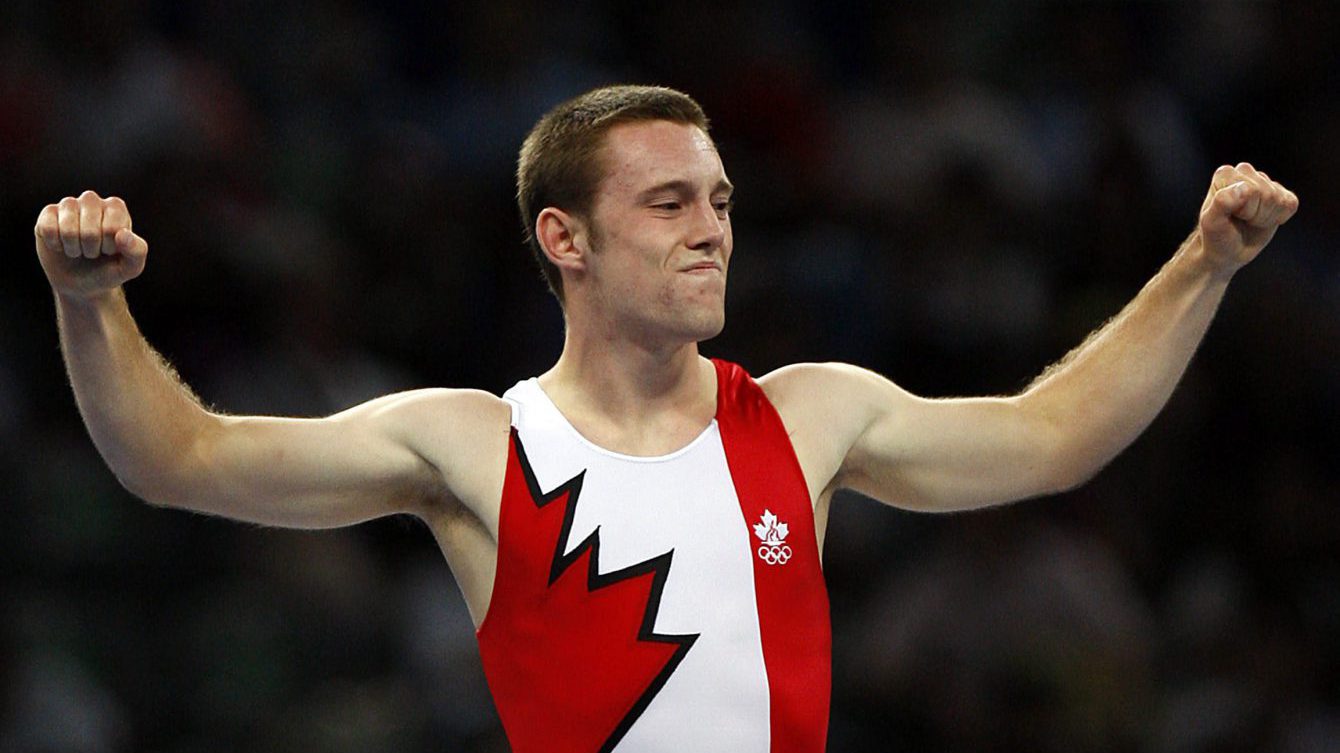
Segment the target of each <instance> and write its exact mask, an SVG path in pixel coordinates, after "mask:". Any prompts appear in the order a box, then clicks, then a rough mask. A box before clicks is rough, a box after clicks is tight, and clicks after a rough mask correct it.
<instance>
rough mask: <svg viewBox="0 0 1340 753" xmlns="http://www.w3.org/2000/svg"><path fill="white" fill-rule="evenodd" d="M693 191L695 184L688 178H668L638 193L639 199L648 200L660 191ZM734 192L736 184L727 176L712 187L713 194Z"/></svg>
mask: <svg viewBox="0 0 1340 753" xmlns="http://www.w3.org/2000/svg"><path fill="white" fill-rule="evenodd" d="M693 191H694V186H693V184H692V183H690V182H689V181H687V180H667V181H665V182H664V183H657V184H656V185H654V186H652V187H651V188H648V189H646V190H644V191H641V192H639V193H638V195H637V200H638V201H646V200H647V199H650V198H651V197H653V196H655V195H656V194H660V193H675V194H689V193H693ZM734 192H735V186H734V185H733V184H732V183H731V182H730V181H728V180H726V179H725V178H722V179H721V180H719V181H717V184H716V185H715V186H713V187H712V193H713V194H718V193H728V194H729V193H734Z"/></svg>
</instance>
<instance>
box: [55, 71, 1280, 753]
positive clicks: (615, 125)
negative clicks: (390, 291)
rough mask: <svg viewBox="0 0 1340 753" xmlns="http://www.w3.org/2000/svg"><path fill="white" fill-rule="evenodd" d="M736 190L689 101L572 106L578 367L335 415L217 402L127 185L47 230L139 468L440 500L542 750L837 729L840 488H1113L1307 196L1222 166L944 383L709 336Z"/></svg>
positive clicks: (74, 351)
mask: <svg viewBox="0 0 1340 753" xmlns="http://www.w3.org/2000/svg"><path fill="white" fill-rule="evenodd" d="M731 193H732V186H731V183H730V181H729V180H728V179H727V176H726V173H725V170H724V168H723V166H722V163H721V160H720V157H719V156H718V154H717V151H716V149H715V147H714V145H713V142H712V140H711V138H710V136H709V135H708V127H707V120H706V118H705V117H704V116H703V113H702V111H701V109H700V108H699V107H698V105H697V104H696V103H695V102H693V100H691V99H690V98H688V97H687V96H685V95H683V94H681V93H678V92H675V91H672V90H668V89H662V88H655V87H610V88H606V89H600V90H596V91H594V92H590V93H588V94H586V95H583V96H582V97H578V98H577V99H575V100H571V101H569V102H567V103H564V104H562V105H560V106H559V107H557V108H555V110H553V111H551V112H550V113H549V114H547V115H546V116H545V117H544V118H543V119H541V121H540V122H539V123H538V124H537V125H536V127H535V129H534V130H533V131H532V132H531V134H530V136H529V137H528V138H527V139H526V142H525V144H524V145H523V147H522V151H521V158H520V162H519V167H518V201H519V204H520V206H521V212H522V219H523V222H524V223H525V224H526V230H527V235H528V241H529V242H530V244H531V247H532V249H533V251H534V252H535V253H536V254H537V257H538V259H539V260H540V262H541V265H542V267H543V268H544V270H545V272H546V275H547V277H548V279H549V282H550V285H551V287H552V289H553V290H554V292H555V294H556V295H557V296H558V297H559V300H560V301H561V302H562V304H563V310H564V316H565V319H566V324H567V327H566V337H565V342H564V347H563V352H562V354H561V356H560V357H559V360H558V362H557V363H556V364H555V365H554V366H553V368H552V369H550V370H549V371H547V372H546V373H544V374H543V375H541V376H539V377H538V378H537V379H532V380H527V381H523V382H521V383H519V384H518V385H517V386H516V387H514V388H513V389H512V390H510V391H509V392H508V393H507V394H506V395H505V396H504V398H502V399H500V398H498V397H495V396H493V395H490V394H486V393H482V392H478V391H472V390H457V389H428V390H417V391H413V392H407V393H402V394H396V395H389V396H386V397H383V398H380V399H377V400H373V401H371V402H369V403H366V404H363V405H360V406H357V407H354V408H351V409H349V410H347V411H344V412H342V413H338V414H336V415H334V416H330V417H328V418H322V419H293V418H268V417H238V416H226V415H220V414H218V413H214V412H211V411H208V410H205V409H204V408H203V407H201V405H200V403H199V402H198V401H197V400H196V399H195V397H194V396H193V395H192V394H191V393H190V392H189V391H188V389H187V388H186V387H185V386H184V385H182V384H181V383H180V382H179V380H178V379H177V378H176V377H175V375H174V373H173V372H172V370H171V368H170V367H168V366H167V365H166V363H165V362H164V361H163V360H162V359H161V358H160V357H159V356H158V355H157V354H156V353H155V352H154V351H153V350H152V349H151V348H150V347H149V346H148V344H147V343H146V342H145V341H144V339H143V338H142V337H141V336H140V335H139V333H138V331H137V329H136V326H135V323H134V321H133V320H132V318H131V316H130V313H129V311H128V309H127V306H126V301H125V296H124V294H123V292H122V290H121V285H122V284H123V283H124V282H126V281H127V280H130V279H132V278H134V277H136V276H137V275H139V274H140V273H141V272H142V271H143V269H144V266H145V257H146V253H147V244H146V242H145V241H144V240H143V239H142V238H140V237H139V236H137V235H136V234H135V233H134V231H133V228H132V224H131V218H130V215H129V213H128V211H127V209H126V206H125V204H124V203H123V202H122V201H121V200H120V199H116V198H110V199H103V198H100V197H99V196H97V195H96V194H94V193H92V192H85V193H83V194H82V195H80V196H79V197H78V198H72V197H67V198H65V199H62V200H61V201H60V203H59V204H53V205H50V206H48V207H46V208H44V209H43V210H42V212H41V214H40V216H39V218H38V221H37V226H36V228H35V233H36V236H37V253H38V256H39V257H40V259H41V262H42V265H43V268H44V269H45V271H46V273H47V276H48V278H49V280H50V282H51V285H52V287H53V289H54V291H55V294H56V304H57V313H58V319H59V325H60V333H61V341H62V345H63V348H64V354H65V358H66V361H67V364H68V368H69V374H70V380H71V383H72V385H73V387H74V392H75V397H76V400H77V401H78V404H79V408H80V410H81V412H82V413H83V415H84V418H85V421H86V423H87V425H88V429H89V432H90V434H91V435H92V437H93V439H94V441H95V443H96V444H97V446H98V448H99V450H100V451H101V452H102V454H103V457H104V458H105V459H106V460H107V462H108V464H109V465H110V466H111V468H112V470H113V471H114V472H115V473H116V475H117V477H118V478H119V479H120V480H121V482H122V483H123V484H124V485H125V486H126V487H127V488H128V489H130V490H131V491H132V492H134V493H136V494H138V495H139V496H141V497H143V498H144V499H146V500H148V501H149V502H151V503H154V504H160V505H167V506H173V507H181V508H186V509H191V510H198V511H201V512H207V513H211V514H217V515H224V516H227V517H230V518H236V519H239V520H246V521H253V522H258V523H262V524H269V525H280V526H293V527H307V528H318V527H332V526H342V525H349V524H353V523H357V522H360V521H364V520H368V519H370V518H375V517H378V516H382V515H388V514H392V513H399V512H406V513H411V514H414V515H416V516H418V517H420V518H421V519H423V520H424V521H425V522H426V523H427V524H428V526H429V528H430V529H431V530H432V531H433V533H434V535H435V537H436V539H437V541H438V543H439V544H440V546H441V548H442V551H443V553H444V555H445V556H446V558H447V561H448V562H449V564H450V566H451V568H452V571H453V572H454V574H455V576H456V579H457V581H458V582H459V583H460V586H461V589H462V591H463V592H464V595H465V599H466V603H467V604H468V606H469V609H470V612H471V614H472V616H473V618H474V620H475V624H476V626H477V627H478V638H479V642H480V652H481V656H482V658H483V661H484V666H485V671H486V674H487V675H488V677H489V683H490V687H491V689H492V691H493V694H494V697H495V700H496V702H497V704H498V709H499V713H500V715H501V717H502V720H503V724H504V727H505V729H506V731H507V734H508V737H509V739H510V741H511V743H512V745H513V746H514V748H515V749H516V750H518V751H523V752H524V751H534V750H545V751H567V750H571V751H596V750H600V751H610V750H621V751H661V750H664V751H683V750H695V751H707V750H721V751H762V750H772V751H816V750H822V748H823V745H824V738H825V732H826V725H827V716H828V681H829V668H828V661H829V633H828V630H829V628H828V621H827V597H826V594H825V591H824V587H823V581H822V575H821V571H820V563H819V552H820V551H821V550H822V544H823V536H824V529H825V523H826V521H827V517H828V508H829V502H830V500H831V499H832V495H833V493H834V491H836V490H837V489H840V488H847V489H854V490H856V491H858V492H861V493H863V494H866V495H869V496H871V497H874V498H877V499H880V500H883V501H885V502H887V503H889V504H892V505H897V506H899V507H904V508H908V509H914V510H964V509H971V508H978V507H983V506H987V505H993V504H1000V503H1004V502H1007V501H1011V500H1017V499H1022V498H1026V497H1032V496H1037V495H1041V494H1048V493H1053V492H1056V491H1060V490H1064V489H1069V488H1072V487H1074V486H1076V485H1078V484H1080V483H1082V482H1083V481H1084V480H1086V479H1087V478H1089V477H1090V476H1092V475H1093V474H1094V473H1096V472H1097V471H1098V469H1100V468H1101V467H1102V466H1103V465H1104V464H1105V463H1107V462H1108V461H1109V460H1111V458H1112V457H1113V456H1114V455H1115V454H1116V453H1117V452H1119V451H1120V450H1121V449H1122V448H1124V447H1125V446H1126V445H1127V444H1128V443H1130V442H1131V441H1132V440H1133V439H1134V438H1135V437H1136V435H1137V434H1138V433H1139V432H1140V431H1141V430H1143V429H1144V427H1145V426H1146V425H1148V424H1149V422H1150V421H1151V420H1152V419H1153V417H1154V415H1155V414H1156V413H1157V411H1158V410H1159V409H1160V408H1161V406H1162V405H1163V404H1164V403H1165V401H1166V400H1167V398H1168V396H1169V394H1170V393H1171V391H1172V389H1173V386H1174V385H1175V384H1176V382H1177V380H1178V379H1179V377H1180V376H1181V374H1182V372H1183V370H1184V369H1185V367H1186V365H1187V362H1188V361H1189V359H1190V358H1191V355H1192V353H1193V352H1194V350H1195V348H1196V346H1197V344H1198V343H1199V341H1200V339H1201V337H1202V335H1203V333H1204V332H1205V329H1206V327H1207V326H1208V325H1209V322H1210V320H1211V318H1212V316H1213V314H1214V312H1215V309H1216V308H1217V306H1218V304H1219V302H1220V300H1221V299H1222V297H1223V295H1224V292H1225V289H1226V287H1227V285H1228V282H1229V280H1230V279H1231V278H1232V277H1233V275H1234V273H1235V272H1236V271H1237V270H1238V269H1240V268H1241V267H1242V266H1243V265H1245V264H1246V263H1248V262H1249V261H1251V260H1252V259H1253V258H1254V257H1255V256H1256V255H1257V254H1258V253H1260V251H1261V249H1262V248H1263V247H1264V246H1265V245H1266V243H1268V242H1269V240H1270V239H1271V237H1272V236H1273V235H1274V233H1275V230H1276V228H1277V227H1278V226H1279V225H1280V224H1282V223H1284V222H1285V221H1287V220H1288V219H1289V218H1290V217H1291V216H1292V215H1293V214H1294V212H1295V211H1296V210H1297V206H1298V200H1297V198H1296V197H1295V196H1294V195H1293V194H1292V193H1291V192H1289V191H1288V190H1286V189H1285V188H1283V187H1282V186H1281V185H1279V184H1278V183H1276V182H1274V181H1272V180H1271V179H1270V178H1269V177H1268V176H1267V175H1265V174H1264V173H1262V172H1260V171H1258V170H1256V169H1254V168H1253V167H1252V166H1251V165H1248V164H1246V163H1242V164H1239V165H1237V166H1236V167H1230V166H1224V167H1221V168H1219V169H1218V170H1217V171H1216V172H1215V174H1214V177H1213V179H1212V182H1211V185H1210V189H1209V192H1208V194H1207V195H1206V197H1205V201H1204V203H1203V204H1202V206H1201V210H1200V217H1199V222H1198V224H1197V226H1196V229H1195V231H1194V232H1193V233H1192V234H1191V236H1190V237H1189V238H1188V239H1187V241H1186V242H1185V243H1184V244H1183V245H1182V246H1181V247H1180V248H1179V249H1178V250H1177V252H1176V253H1175V254H1174V256H1173V258H1172V259H1171V260H1170V261H1169V262H1168V263H1167V264H1166V265H1165V266H1164V268H1163V269H1162V271H1160V272H1159V274H1158V275H1157V276H1156V277H1155V278H1154V279H1153V280H1151V281H1150V282H1149V284H1148V285H1146V286H1145V288H1144V289H1143V290H1142V291H1141V292H1140V294H1139V295H1138V296H1137V297H1136V298H1135V299H1134V300H1133V301H1132V302H1131V303H1130V304H1129V305H1128V306H1127V307H1126V308H1125V310H1123V311H1122V312H1121V313H1120V314H1119V315H1118V316H1117V317H1115V318H1114V319H1113V320H1112V321H1110V322H1109V323H1108V324H1106V325H1105V326H1104V327H1103V328H1102V329H1100V330H1099V331H1098V332H1096V333H1094V334H1093V335H1092V336H1090V337H1089V338H1088V339H1087V340H1086V341H1085V342H1084V343H1083V344H1082V345H1080V346H1079V347H1078V348H1077V349H1075V350H1074V351H1073V352H1071V353H1070V354H1069V355H1067V356H1066V357H1065V358H1064V359H1063V360H1062V361H1061V362H1059V363H1058V364H1056V365H1054V366H1052V367H1051V368H1049V369H1048V370H1046V371H1045V372H1044V373H1043V374H1042V376H1040V377H1039V378H1038V379H1037V380H1035V381H1034V382H1033V384H1032V385H1030V386H1029V387H1028V388H1027V389H1026V390H1024V391H1023V392H1022V393H1020V394H1018V395H1014V396H1010V397H993V398H975V399H948V400H928V399H923V398H919V397H916V396H913V395H910V394H908V393H906V392H905V391H903V390H901V389H899V388H898V387H897V386H896V385H894V384H893V383H891V382H889V381H888V380H886V379H884V378H883V377H880V376H878V375H876V374H873V373H871V372H868V371H865V370H862V369H859V368H856V367H853V366H847V365H841V364H801V365H794V366H789V367H786V368H783V369H779V370H778V371H775V372H773V373H771V374H768V375H765V376H763V377H761V378H760V379H758V381H757V382H755V381H754V380H752V379H751V378H749V377H748V375H746V374H745V373H744V372H743V371H742V370H741V369H740V368H739V367H737V366H734V365H732V364H727V363H724V362H713V361H709V360H706V359H704V358H702V357H701V356H700V355H699V354H698V345H697V344H698V342H700V341H702V340H705V339H708V338H711V337H713V336H715V335H716V334H717V333H718V332H720V331H721V329H722V327H723V325H724V298H725V286H726V278H727V271H728V269H729V264H730V259H731V253H732V251H733V248H734V238H733V236H732V232H731V218H730V212H731Z"/></svg>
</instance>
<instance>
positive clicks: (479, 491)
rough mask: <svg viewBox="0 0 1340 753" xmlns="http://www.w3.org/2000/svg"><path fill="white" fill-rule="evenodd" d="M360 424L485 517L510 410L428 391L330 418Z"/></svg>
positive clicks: (450, 392) (500, 466)
mask: <svg viewBox="0 0 1340 753" xmlns="http://www.w3.org/2000/svg"><path fill="white" fill-rule="evenodd" d="M331 418H332V419H334V420H337V421H340V420H348V421H353V420H357V419H364V420H367V421H369V422H371V423H372V424H373V425H375V426H377V427H378V430H379V431H382V432H386V433H387V434H389V435H391V436H392V437H393V438H394V439H395V440H397V441H398V442H401V443H403V444H404V445H405V446H407V447H409V448H410V449H411V450H413V451H414V452H415V453H416V454H417V455H419V456H420V457H421V458H422V459H423V460H425V461H426V462H427V463H428V464H429V465H431V466H432V467H434V468H436V469H437V471H438V473H440V474H441V476H442V481H443V483H444V484H445V486H446V489H447V491H448V493H449V494H450V498H451V499H450V500H449V501H456V502H461V503H463V504H464V505H465V506H466V507H467V508H469V509H470V510H471V511H473V512H474V513H476V515H479V516H481V517H484V518H488V517H491V512H492V511H491V510H490V509H488V508H489V505H490V501H491V500H494V499H495V498H496V496H497V494H495V492H498V491H500V490H501V488H502V476H503V474H504V472H505V466H506V459H507V442H508V432H509V427H510V425H511V407H510V406H509V405H508V403H507V401H505V400H503V399H502V398H500V397H498V396H497V395H494V394H492V393H489V392H485V391H483V390H474V389H450V388H431V389H420V390H411V391H408V392H400V393H396V394H393V395H387V396H385V397H381V398H378V399H376V400H372V401H369V402H367V403H363V404H362V405H359V406H356V407H354V408H351V409H349V410H347V411H344V412H343V413H338V414H336V415H334V416H332V417H331Z"/></svg>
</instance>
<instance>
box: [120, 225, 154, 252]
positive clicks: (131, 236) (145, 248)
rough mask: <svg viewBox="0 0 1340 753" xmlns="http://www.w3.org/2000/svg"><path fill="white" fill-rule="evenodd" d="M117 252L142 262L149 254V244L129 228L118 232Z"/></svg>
mask: <svg viewBox="0 0 1340 753" xmlns="http://www.w3.org/2000/svg"><path fill="white" fill-rule="evenodd" d="M116 251H117V253H119V254H121V255H122V256H127V257H133V258H135V259H136V260H141V259H143V258H144V256H145V255H146V254H148V253H149V243H148V241H145V240H144V239H143V238H141V237H139V236H138V235H135V233H134V232H132V231H131V229H130V228H128V227H123V228H121V229H120V230H118V231H116Z"/></svg>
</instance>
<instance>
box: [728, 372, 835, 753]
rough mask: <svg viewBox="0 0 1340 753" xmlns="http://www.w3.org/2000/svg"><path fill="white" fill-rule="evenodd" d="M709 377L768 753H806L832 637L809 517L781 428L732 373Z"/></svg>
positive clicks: (759, 394) (824, 709)
mask: <svg viewBox="0 0 1340 753" xmlns="http://www.w3.org/2000/svg"><path fill="white" fill-rule="evenodd" d="M714 363H715V364H716V368H717V425H718V427H719V428H720V430H721V442H722V445H723V446H724V447H725V450H726V463H727V465H728V466H729V467H730V473H731V478H732V479H733V480H734V482H735V491H736V495H737V496H738V497H739V499H740V512H741V513H742V514H743V515H744V521H745V524H746V525H747V526H748V527H749V529H750V531H751V537H750V540H751V542H752V544H753V546H754V589H755V593H756V594H757V599H758V613H759V631H760V633H761V636H762V640H763V659H764V663H765V665H766V667H767V671H768V693H769V701H770V709H771V712H770V719H771V726H772V734H771V739H772V752H773V753H814V752H815V751H822V750H823V749H824V745H825V741H826V739H827V736H828V707H829V695H830V684H831V657H832V634H831V630H830V627H829V621H828V590H827V588H826V586H825V584H824V577H823V569H822V565H821V563H820V559H819V545H818V541H817V537H816V534H815V529H814V508H813V505H812V503H811V501H810V495H809V489H808V487H807V486H806V484H805V476H804V474H803V473H802V472H801V469H800V462H799V461H798V460H797V459H796V453H795V450H794V449H793V448H792V446H791V440H790V438H789V437H788V436H787V433H786V427H785V426H784V425H783V424H782V419H781V417H780V416H778V415H777V411H776V409H774V408H773V406H772V403H771V402H769V401H768V398H767V395H765V394H764V393H763V390H762V389H761V388H760V387H759V386H758V384H757V383H756V382H755V381H754V380H753V379H752V378H751V377H750V376H749V374H747V373H746V372H745V370H744V369H742V368H740V367H739V366H737V365H735V364H733V363H728V362H725V361H714Z"/></svg>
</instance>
